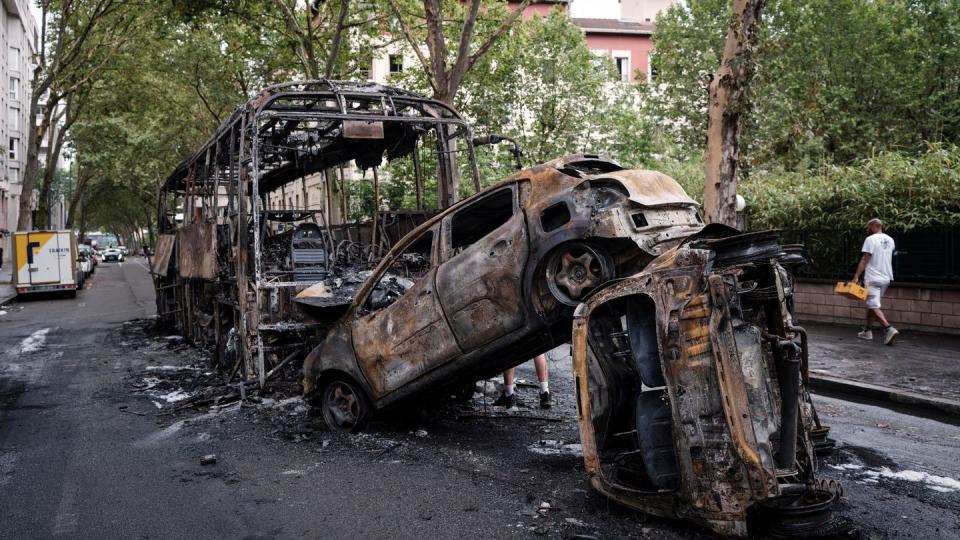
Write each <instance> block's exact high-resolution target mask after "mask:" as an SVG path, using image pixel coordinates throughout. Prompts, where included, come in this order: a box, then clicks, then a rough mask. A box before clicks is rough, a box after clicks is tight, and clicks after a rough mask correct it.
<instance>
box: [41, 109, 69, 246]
mask: <svg viewBox="0 0 960 540" xmlns="http://www.w3.org/2000/svg"><path fill="white" fill-rule="evenodd" d="M55 123H59V120H51V122H50V125H54V124H55ZM66 132H67V129H66V125H64V126H62V127H61V129H59V130H55V129H49V128H48V129H47V160H46V163H45V164H44V169H43V180H42V181H41V182H40V193H39V197H38V198H37V223H36V225H37V227H39V228H47V227H49V226H50V219H49V218H50V205H51V202H52V201H50V192H51V190H52V189H53V181H54V179H55V178H56V175H57V161H58V160H59V159H60V152H61V151H62V150H63V139H64V136H65V135H66Z"/></svg>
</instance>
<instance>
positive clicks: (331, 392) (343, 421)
mask: <svg viewBox="0 0 960 540" xmlns="http://www.w3.org/2000/svg"><path fill="white" fill-rule="evenodd" d="M320 408H321V410H322V411H323V420H324V422H326V424H327V427H329V428H330V429H331V430H333V431H342V432H346V433H356V432H358V431H360V430H362V429H363V428H364V427H365V426H366V425H367V422H369V421H370V415H371V413H372V412H373V411H372V406H371V405H370V400H369V399H368V398H367V394H366V392H364V391H363V389H362V388H360V385H358V384H357V383H355V382H353V381H350V380H348V379H345V378H336V379H332V380H331V381H329V382H327V383H326V384H325V385H324V386H323V392H322V393H321V400H320Z"/></svg>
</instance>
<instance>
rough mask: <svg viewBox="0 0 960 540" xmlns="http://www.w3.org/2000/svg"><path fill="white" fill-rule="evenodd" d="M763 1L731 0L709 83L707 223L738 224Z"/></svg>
mask: <svg viewBox="0 0 960 540" xmlns="http://www.w3.org/2000/svg"><path fill="white" fill-rule="evenodd" d="M764 4H766V0H734V2H733V14H732V16H731V17H730V27H729V30H728V31H727V41H726V44H725V45H724V48H723V59H722V60H721V62H720V68H719V69H717V71H716V73H714V74H713V77H712V78H711V80H710V85H709V88H708V93H709V102H708V104H707V145H706V151H705V153H704V164H705V167H706V170H705V182H704V190H703V209H704V213H705V214H706V216H705V217H706V221H707V223H723V224H724V225H729V226H731V227H735V226H736V225H737V210H736V207H737V167H738V165H739V160H740V155H739V144H740V128H741V122H740V117H741V115H742V114H743V113H744V112H745V111H746V110H747V109H748V107H749V103H748V100H747V89H748V87H749V85H750V80H751V79H752V78H753V73H754V68H755V65H756V61H755V60H754V57H753V53H754V50H755V49H756V47H757V44H758V43H759V41H760V19H761V15H762V14H763V7H764Z"/></svg>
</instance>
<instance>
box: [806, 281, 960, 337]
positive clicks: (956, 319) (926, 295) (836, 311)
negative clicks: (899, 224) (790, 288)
mask: <svg viewBox="0 0 960 540" xmlns="http://www.w3.org/2000/svg"><path fill="white" fill-rule="evenodd" d="M835 285H836V283H832V282H830V283H825V282H820V281H813V280H810V281H807V280H801V281H799V282H798V283H797V287H796V288H797V291H796V297H795V301H796V310H797V318H798V319H800V322H801V324H802V322H803V321H804V320H813V321H819V322H834V323H841V324H856V325H862V324H863V323H864V319H865V316H866V305H865V304H864V303H863V302H858V301H856V300H849V299H847V298H844V297H842V296H840V295H839V294H836V293H835V292H833V288H834V286H835ZM882 304H883V307H882V308H881V309H882V310H883V314H884V315H886V317H887V320H889V321H890V324H892V325H894V326H896V327H897V328H906V329H912V330H924V331H927V332H937V333H947V334H960V290H957V289H943V288H928V287H917V286H910V285H898V284H897V283H896V282H894V283H892V284H891V285H890V288H889V289H887V294H886V295H884V297H883V302H882Z"/></svg>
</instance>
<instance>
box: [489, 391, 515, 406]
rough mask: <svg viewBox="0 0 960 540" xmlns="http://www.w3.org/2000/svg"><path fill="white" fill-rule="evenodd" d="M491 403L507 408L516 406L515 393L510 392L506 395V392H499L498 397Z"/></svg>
mask: <svg viewBox="0 0 960 540" xmlns="http://www.w3.org/2000/svg"><path fill="white" fill-rule="evenodd" d="M493 405H494V406H495V407H506V408H508V409H509V408H511V407H516V406H517V395H516V394H510V395H509V396H508V395H506V394H500V397H498V398H497V400H496V401H494V402H493Z"/></svg>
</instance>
